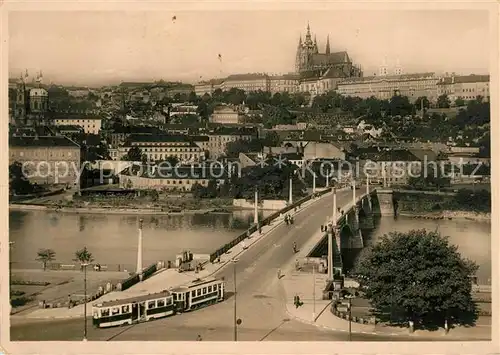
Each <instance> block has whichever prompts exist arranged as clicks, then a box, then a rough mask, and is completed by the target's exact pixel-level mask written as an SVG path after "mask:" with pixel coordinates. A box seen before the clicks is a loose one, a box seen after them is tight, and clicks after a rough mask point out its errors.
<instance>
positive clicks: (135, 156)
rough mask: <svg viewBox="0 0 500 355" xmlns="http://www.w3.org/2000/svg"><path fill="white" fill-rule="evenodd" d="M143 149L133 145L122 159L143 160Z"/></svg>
mask: <svg viewBox="0 0 500 355" xmlns="http://www.w3.org/2000/svg"><path fill="white" fill-rule="evenodd" d="M142 155H143V154H142V150H141V149H140V148H139V147H132V148H130V149H129V150H128V152H127V154H126V155H125V156H124V157H123V158H122V160H128V161H142Z"/></svg>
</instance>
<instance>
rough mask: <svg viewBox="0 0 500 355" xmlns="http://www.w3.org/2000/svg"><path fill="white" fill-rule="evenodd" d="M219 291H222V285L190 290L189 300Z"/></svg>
mask: <svg viewBox="0 0 500 355" xmlns="http://www.w3.org/2000/svg"><path fill="white" fill-rule="evenodd" d="M219 289H222V284H216V285H208V286H207V287H203V288H199V289H197V290H192V291H191V298H193V297H198V296H203V295H206V294H208V293H212V292H215V291H218V290H219Z"/></svg>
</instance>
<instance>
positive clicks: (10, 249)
mask: <svg viewBox="0 0 500 355" xmlns="http://www.w3.org/2000/svg"><path fill="white" fill-rule="evenodd" d="M14 244H16V242H9V289H10V286H11V282H12V248H13V247H14Z"/></svg>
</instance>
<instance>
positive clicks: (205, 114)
mask: <svg viewBox="0 0 500 355" xmlns="http://www.w3.org/2000/svg"><path fill="white" fill-rule="evenodd" d="M212 112H213V108H212V107H211V106H210V105H209V104H208V103H206V102H205V101H202V102H200V103H199V104H198V107H197V108H196V113H197V114H198V116H200V117H201V119H202V120H205V121H208V118H209V117H210V115H211V114H212Z"/></svg>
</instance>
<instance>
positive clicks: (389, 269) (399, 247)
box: [355, 230, 478, 329]
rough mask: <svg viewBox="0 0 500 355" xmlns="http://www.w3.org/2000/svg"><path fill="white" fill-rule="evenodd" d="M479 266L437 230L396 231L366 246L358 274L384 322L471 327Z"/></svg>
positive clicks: (432, 326)
mask: <svg viewBox="0 0 500 355" xmlns="http://www.w3.org/2000/svg"><path fill="white" fill-rule="evenodd" d="M477 268H478V267H477V265H476V264H475V263H473V262H472V261H470V260H467V259H464V258H462V257H461V255H460V254H459V253H458V252H457V248H456V246H453V245H450V244H449V242H448V239H447V238H446V237H442V236H441V235H440V234H439V233H437V232H428V231H426V230H411V231H409V232H408V233H400V232H392V233H389V234H388V235H385V236H384V237H383V238H382V240H380V242H379V243H377V244H375V245H373V246H371V247H369V248H367V249H365V250H364V252H363V254H362V255H361V256H360V259H359V261H358V263H357V265H356V267H355V275H356V278H357V279H358V280H359V282H360V285H361V287H362V288H363V289H364V290H365V295H366V297H367V298H368V299H369V300H370V302H371V305H372V307H373V308H374V313H375V314H376V315H377V316H378V317H379V319H380V320H381V321H382V322H388V321H390V322H391V323H393V324H400V325H403V324H410V325H411V324H413V325H414V326H415V327H420V328H426V329H437V328H438V327H440V326H445V324H447V325H449V326H452V325H453V324H462V325H473V324H474V322H475V320H476V319H477V313H476V307H475V303H474V302H473V300H472V295H471V291H472V277H473V276H474V274H475V272H476V271H477Z"/></svg>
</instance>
